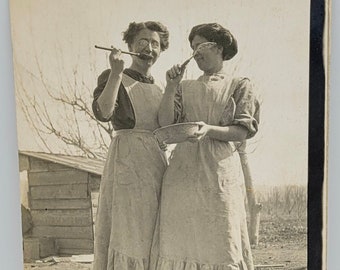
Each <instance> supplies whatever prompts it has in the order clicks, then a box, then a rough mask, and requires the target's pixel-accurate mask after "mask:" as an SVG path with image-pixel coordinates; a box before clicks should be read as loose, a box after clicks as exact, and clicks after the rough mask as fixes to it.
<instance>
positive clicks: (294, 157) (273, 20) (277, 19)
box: [10, 0, 309, 185]
mask: <svg viewBox="0 0 340 270" xmlns="http://www.w3.org/2000/svg"><path fill="white" fill-rule="evenodd" d="M10 2H11V23H12V41H13V49H14V64H15V71H16V72H17V75H19V76H20V77H21V78H22V79H23V80H24V81H25V78H26V77H27V78H26V79H27V83H26V87H27V88H28V89H29V91H30V92H32V93H35V94H36V95H37V96H40V97H43V96H44V93H42V87H39V83H37V82H36V83H35V84H34V83H31V82H29V81H30V80H29V79H28V74H27V70H29V71H31V72H33V73H37V71H38V69H37V61H38V62H39V64H40V65H41V67H42V70H43V73H44V77H45V78H47V80H48V82H49V83H50V84H51V85H54V86H56V85H58V83H60V80H68V79H69V78H70V76H71V75H72V74H73V73H72V69H73V68H74V67H75V66H77V67H78V68H77V75H76V76H79V78H82V79H83V80H84V81H85V82H86V84H87V85H88V86H89V87H90V88H94V87H95V84H96V77H97V75H98V74H99V73H100V72H101V71H102V70H103V69H105V68H106V67H107V66H108V63H107V54H108V53H106V52H104V51H98V50H95V49H94V45H95V44H96V45H102V46H110V45H111V44H112V45H114V46H116V47H119V48H121V49H125V50H126V49H127V48H126V44H125V43H124V42H123V41H122V40H121V38H122V35H121V32H122V31H124V30H126V28H127V26H128V24H129V23H130V22H132V21H136V22H140V21H146V20H157V21H160V22H162V23H163V24H165V25H166V26H167V27H168V29H169V32H170V47H169V49H168V50H167V51H165V52H163V53H162V55H161V57H160V59H159V60H158V62H157V63H156V64H155V66H154V67H153V72H152V73H153V75H154V77H155V78H156V79H157V80H158V81H160V82H161V83H164V81H165V72H166V70H168V69H169V68H170V67H171V66H172V65H173V64H176V63H179V62H182V61H183V60H185V59H186V58H187V57H188V56H190V53H191V49H190V46H189V43H188V41H187V37H188V33H189V32H190V30H191V28H192V27H193V26H194V25H196V24H200V23H204V22H218V23H220V24H222V25H223V26H225V27H226V28H228V29H229V30H230V31H231V32H232V33H233V34H234V36H235V37H236V39H237V40H238V44H239V53H238V54H237V55H236V57H235V58H234V59H232V60H231V61H228V62H226V65H227V68H228V69H229V70H234V69H236V72H235V75H239V76H245V77H249V78H250V79H251V80H252V81H253V82H254V84H255V86H256V91H257V92H258V94H259V96H260V97H261V100H262V109H261V125H260V132H259V133H258V135H257V136H256V138H255V140H256V150H255V151H254V153H252V154H251V155H250V159H251V166H252V169H253V174H254V178H255V184H271V185H275V184H284V183H289V184H292V183H296V184H306V182H307V145H308V68H309V59H308V57H309V50H308V46H309V1H307V0H299V1H296V0H247V1H245V0H244V1H243V0H234V1H232V0H223V1H222V0H219V1H214V0H212V1H206V0H192V1H188V0H173V1H157V0H149V1H137V0H117V1H107V0H99V1H94V0H92V1H91V0H58V1H46V0H25V1H21V0H11V1H10ZM124 59H125V60H126V66H128V65H129V63H130V59H129V56H124ZM90 65H94V66H95V69H96V70H97V71H96V72H90V70H91V69H90ZM199 74H200V70H199V69H198V68H197V66H196V65H195V62H194V61H192V62H191V63H190V64H189V65H188V69H187V78H196V77H198V76H199ZM17 87H18V88H17V91H18V92H20V91H21V89H20V87H19V85H17ZM51 111H52V112H53V108H51ZM17 121H18V136H19V149H21V150H35V151H41V149H40V148H39V146H38V144H37V143H36V140H35V139H34V133H33V132H32V131H31V130H30V127H29V125H27V123H26V120H25V118H24V117H23V114H22V111H21V109H20V107H19V106H17Z"/></svg>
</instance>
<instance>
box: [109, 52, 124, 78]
mask: <svg viewBox="0 0 340 270" xmlns="http://www.w3.org/2000/svg"><path fill="white" fill-rule="evenodd" d="M120 55H121V52H120V50H118V49H116V48H114V47H112V51H111V53H110V56H109V61H110V66H111V72H112V73H113V74H117V75H118V74H121V73H122V72H123V70H124V60H122V59H121V58H120Z"/></svg>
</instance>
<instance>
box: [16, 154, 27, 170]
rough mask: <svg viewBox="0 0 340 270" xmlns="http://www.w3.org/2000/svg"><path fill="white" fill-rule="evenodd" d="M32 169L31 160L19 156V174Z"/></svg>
mask: <svg viewBox="0 0 340 270" xmlns="http://www.w3.org/2000/svg"><path fill="white" fill-rule="evenodd" d="M29 169H30V163H29V158H28V157H27V156H24V155H20V154H19V172H22V171H27V170H29Z"/></svg>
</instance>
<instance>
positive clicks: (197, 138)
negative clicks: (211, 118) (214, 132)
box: [188, 121, 211, 143]
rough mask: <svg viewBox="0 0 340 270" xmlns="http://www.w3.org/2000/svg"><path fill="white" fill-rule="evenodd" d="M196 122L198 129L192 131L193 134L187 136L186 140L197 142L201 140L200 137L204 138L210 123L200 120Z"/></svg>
mask: <svg viewBox="0 0 340 270" xmlns="http://www.w3.org/2000/svg"><path fill="white" fill-rule="evenodd" d="M197 124H198V128H199V129H198V131H196V132H195V133H194V135H193V136H190V137H189V138H188V141H190V142H192V143H195V142H198V141H201V140H202V139H204V138H205V136H207V134H208V132H209V130H210V128H211V126H210V125H207V124H206V123H204V122H203V121H200V122H197Z"/></svg>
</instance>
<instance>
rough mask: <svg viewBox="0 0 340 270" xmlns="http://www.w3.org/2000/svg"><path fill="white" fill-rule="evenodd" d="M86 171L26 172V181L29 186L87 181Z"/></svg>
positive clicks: (82, 182)
mask: <svg viewBox="0 0 340 270" xmlns="http://www.w3.org/2000/svg"><path fill="white" fill-rule="evenodd" d="M87 181H88V176H87V173H86V172H83V171H79V170H73V169H70V170H63V171H46V172H42V171H40V172H32V171H31V172H28V183H29V185H30V186H45V185H66V184H84V183H87Z"/></svg>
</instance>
